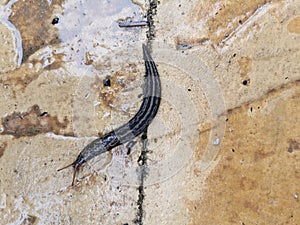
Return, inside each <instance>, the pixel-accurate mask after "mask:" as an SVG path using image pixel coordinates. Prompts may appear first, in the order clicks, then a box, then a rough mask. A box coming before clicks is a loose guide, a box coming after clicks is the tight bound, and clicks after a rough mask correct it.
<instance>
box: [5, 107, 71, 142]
mask: <svg viewBox="0 0 300 225" xmlns="http://www.w3.org/2000/svg"><path fill="white" fill-rule="evenodd" d="M68 123H69V121H68V119H67V117H65V118H64V120H63V122H59V120H58V118H57V116H50V115H49V114H48V113H47V114H45V113H42V112H41V110H40V107H39V106H38V105H33V106H32V107H31V108H30V109H29V110H28V112H23V113H21V112H14V113H13V114H11V115H8V116H6V117H4V118H2V125H3V128H4V131H3V132H2V133H1V134H2V135H5V134H10V135H13V136H15V137H16V138H19V137H22V136H34V135H37V134H40V133H46V132H50V131H51V132H53V133H55V134H60V130H61V129H65V128H66V127H67V125H68Z"/></svg>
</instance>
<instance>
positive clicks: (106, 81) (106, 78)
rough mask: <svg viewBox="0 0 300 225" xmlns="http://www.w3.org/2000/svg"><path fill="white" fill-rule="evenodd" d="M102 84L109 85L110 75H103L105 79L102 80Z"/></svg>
mask: <svg viewBox="0 0 300 225" xmlns="http://www.w3.org/2000/svg"><path fill="white" fill-rule="evenodd" d="M103 85H104V86H105V87H110V76H106V77H105V79H104V80H103Z"/></svg>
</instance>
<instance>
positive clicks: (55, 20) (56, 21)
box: [51, 17, 59, 25]
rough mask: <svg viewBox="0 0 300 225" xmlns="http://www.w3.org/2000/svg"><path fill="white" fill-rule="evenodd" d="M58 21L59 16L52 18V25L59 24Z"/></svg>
mask: <svg viewBox="0 0 300 225" xmlns="http://www.w3.org/2000/svg"><path fill="white" fill-rule="evenodd" d="M58 21H59V18H57V17H56V18H54V19H53V20H52V22H51V23H52V25H55V24H58Z"/></svg>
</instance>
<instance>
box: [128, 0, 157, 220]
mask: <svg viewBox="0 0 300 225" xmlns="http://www.w3.org/2000/svg"><path fill="white" fill-rule="evenodd" d="M156 9H157V0H149V9H148V11H147V21H148V26H149V28H148V31H147V44H148V46H151V42H152V40H153V39H154V38H155V26H154V20H153V16H154V15H156ZM147 145H148V139H147V130H146V131H145V132H144V133H143V135H142V151H141V155H140V156H139V159H138V164H139V167H138V170H137V174H138V180H139V187H138V193H139V194H138V200H137V206H138V207H137V210H138V211H137V214H136V218H135V220H134V221H133V222H134V223H135V224H137V225H143V219H144V216H145V210H144V207H143V204H144V200H145V187H144V181H145V179H146V177H147V175H148V170H149V168H148V165H147V159H148V156H147V153H148V152H149V151H148V148H147Z"/></svg>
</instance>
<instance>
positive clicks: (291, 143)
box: [288, 139, 299, 153]
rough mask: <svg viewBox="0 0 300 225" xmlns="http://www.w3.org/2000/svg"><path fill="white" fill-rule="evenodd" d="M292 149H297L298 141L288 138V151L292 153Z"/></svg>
mask: <svg viewBox="0 0 300 225" xmlns="http://www.w3.org/2000/svg"><path fill="white" fill-rule="evenodd" d="M294 150H299V143H298V142H297V141H296V140H295V139H290V140H289V148H288V152H289V153H292V152H293V151H294Z"/></svg>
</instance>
